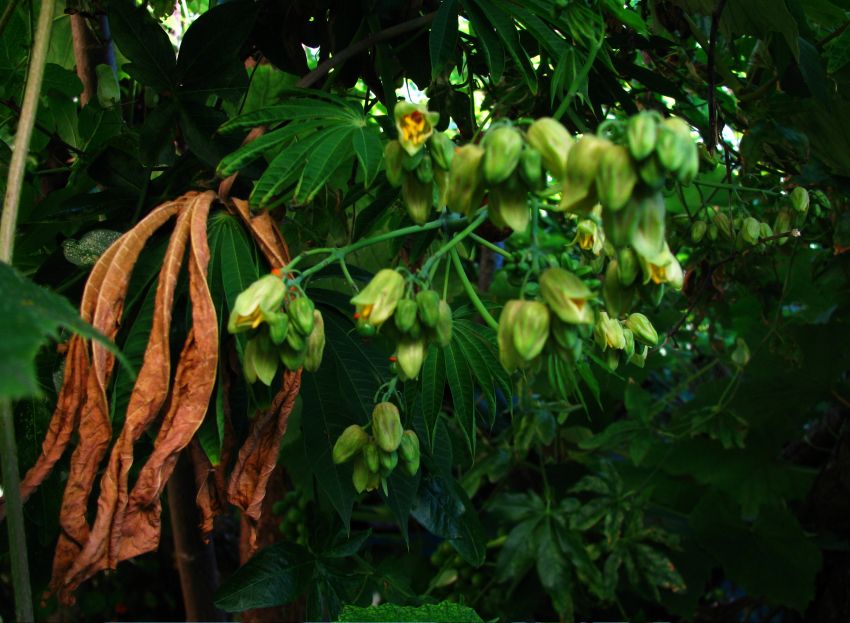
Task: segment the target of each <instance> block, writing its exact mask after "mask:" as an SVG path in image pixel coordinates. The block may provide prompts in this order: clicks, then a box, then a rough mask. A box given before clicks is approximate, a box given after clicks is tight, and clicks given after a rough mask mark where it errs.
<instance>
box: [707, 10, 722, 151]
mask: <svg viewBox="0 0 850 623" xmlns="http://www.w3.org/2000/svg"><path fill="white" fill-rule="evenodd" d="M725 6H726V0H719V1H718V3H717V8H716V9H715V10H714V13H712V15H711V31H710V32H709V35H708V98H707V103H708V145H707V146H706V147H708V151H709V152H711V153H714V149H715V147H716V146H717V141H718V140H719V133H718V129H717V101H716V94H715V89H716V86H717V85H716V78H715V74H714V64H715V53H716V48H717V29H718V28H719V26H720V16H721V14H722V13H723V9H724V7H725Z"/></svg>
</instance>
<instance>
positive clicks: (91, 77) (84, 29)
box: [71, 13, 97, 106]
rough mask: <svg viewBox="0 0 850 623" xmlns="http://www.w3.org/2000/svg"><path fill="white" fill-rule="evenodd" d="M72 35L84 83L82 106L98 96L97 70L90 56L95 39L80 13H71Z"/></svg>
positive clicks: (79, 74) (80, 77) (78, 75)
mask: <svg viewBox="0 0 850 623" xmlns="http://www.w3.org/2000/svg"><path fill="white" fill-rule="evenodd" d="M71 36H72V38H73V41H74V62H75V64H76V70H77V77H78V78H79V79H80V82H82V83H83V92H82V93H80V106H85V105H86V104H88V103H89V102H90V101H91V100H92V99H95V98H96V97H97V72H96V71H95V68H94V63H92V62H91V56H90V50H91V48H92V46H93V45H94V40H93V38H92V36H91V34H90V33H89V27H88V25H87V24H86V18H85V17H83V16H82V15H81V14H79V13H75V14H74V15H71Z"/></svg>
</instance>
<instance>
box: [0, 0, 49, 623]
mask: <svg viewBox="0 0 850 623" xmlns="http://www.w3.org/2000/svg"><path fill="white" fill-rule="evenodd" d="M53 9H54V5H53V3H52V2H42V3H41V8H40V10H39V13H38V26H37V28H36V31H35V38H34V42H33V48H32V54H31V56H30V66H29V72H28V75H27V85H26V89H25V90H24V100H23V106H22V107H21V114H20V117H19V119H18V128H17V131H16V132H15V149H14V151H13V152H12V160H11V162H10V163H9V177H8V179H7V182H6V198H5V201H4V203H3V214H2V217H0V261H3V262H7V263H9V264H11V263H12V255H13V253H14V249H15V228H16V226H17V221H18V208H19V207H20V204H21V191H22V189H23V186H24V174H25V172H26V164H27V155H28V154H29V146H30V140H31V139H32V131H33V128H34V127H35V116H36V112H37V111H38V96H39V93H40V92H41V82H42V78H43V77H44V63H45V60H46V58H47V45H48V43H49V42H50V29H51V27H52V26H53ZM0 448H2V454H3V457H2V468H3V488H4V493H5V496H6V512H7V517H8V522H9V549H10V551H11V553H12V555H11V570H12V584H13V585H14V591H15V618H16V619H17V620H18V621H32V620H34V617H33V610H32V589H31V588H30V577H29V562H28V560H27V540H26V532H25V529H24V512H23V505H22V502H21V489H20V487H21V477H20V474H19V473H18V448H17V444H16V442H15V420H14V414H13V410H12V403H11V402H10V401H9V400H2V401H0Z"/></svg>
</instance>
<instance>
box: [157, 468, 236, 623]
mask: <svg viewBox="0 0 850 623" xmlns="http://www.w3.org/2000/svg"><path fill="white" fill-rule="evenodd" d="M168 509H169V517H170V518H171V532H172V534H173V536H174V557H175V558H176V562H177V570H178V572H179V573H180V587H181V589H182V592H183V605H184V607H185V609H186V620H187V621H226V620H227V615H226V614H225V613H224V612H222V611H221V610H219V609H218V608H216V607H215V605H214V604H213V596H214V595H215V591H216V588H218V569H217V567H216V561H215V551H214V549H213V544H212V541H210V542H209V543H206V544H205V543H204V542H203V541H202V540H201V533H200V530H199V529H198V523H199V519H200V518H199V516H198V509H197V507H196V506H195V477H194V474H193V472H192V466H191V465H190V464H189V457H188V455H187V454H186V453H181V454H180V458H179V460H178V461H177V467H176V468H175V469H174V474H172V476H171V479H170V480H169V481H168Z"/></svg>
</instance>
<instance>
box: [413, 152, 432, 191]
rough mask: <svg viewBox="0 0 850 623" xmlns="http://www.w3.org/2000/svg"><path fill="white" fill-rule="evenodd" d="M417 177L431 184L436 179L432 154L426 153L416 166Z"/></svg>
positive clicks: (424, 182)
mask: <svg viewBox="0 0 850 623" xmlns="http://www.w3.org/2000/svg"><path fill="white" fill-rule="evenodd" d="M416 179H418V180H419V181H420V182H422V183H423V184H428V185H429V186H430V185H431V182H433V181H434V166H433V164H432V163H431V156H429V155H428V154H424V155H423V156H422V160H420V161H419V164H418V165H417V166H416Z"/></svg>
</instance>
